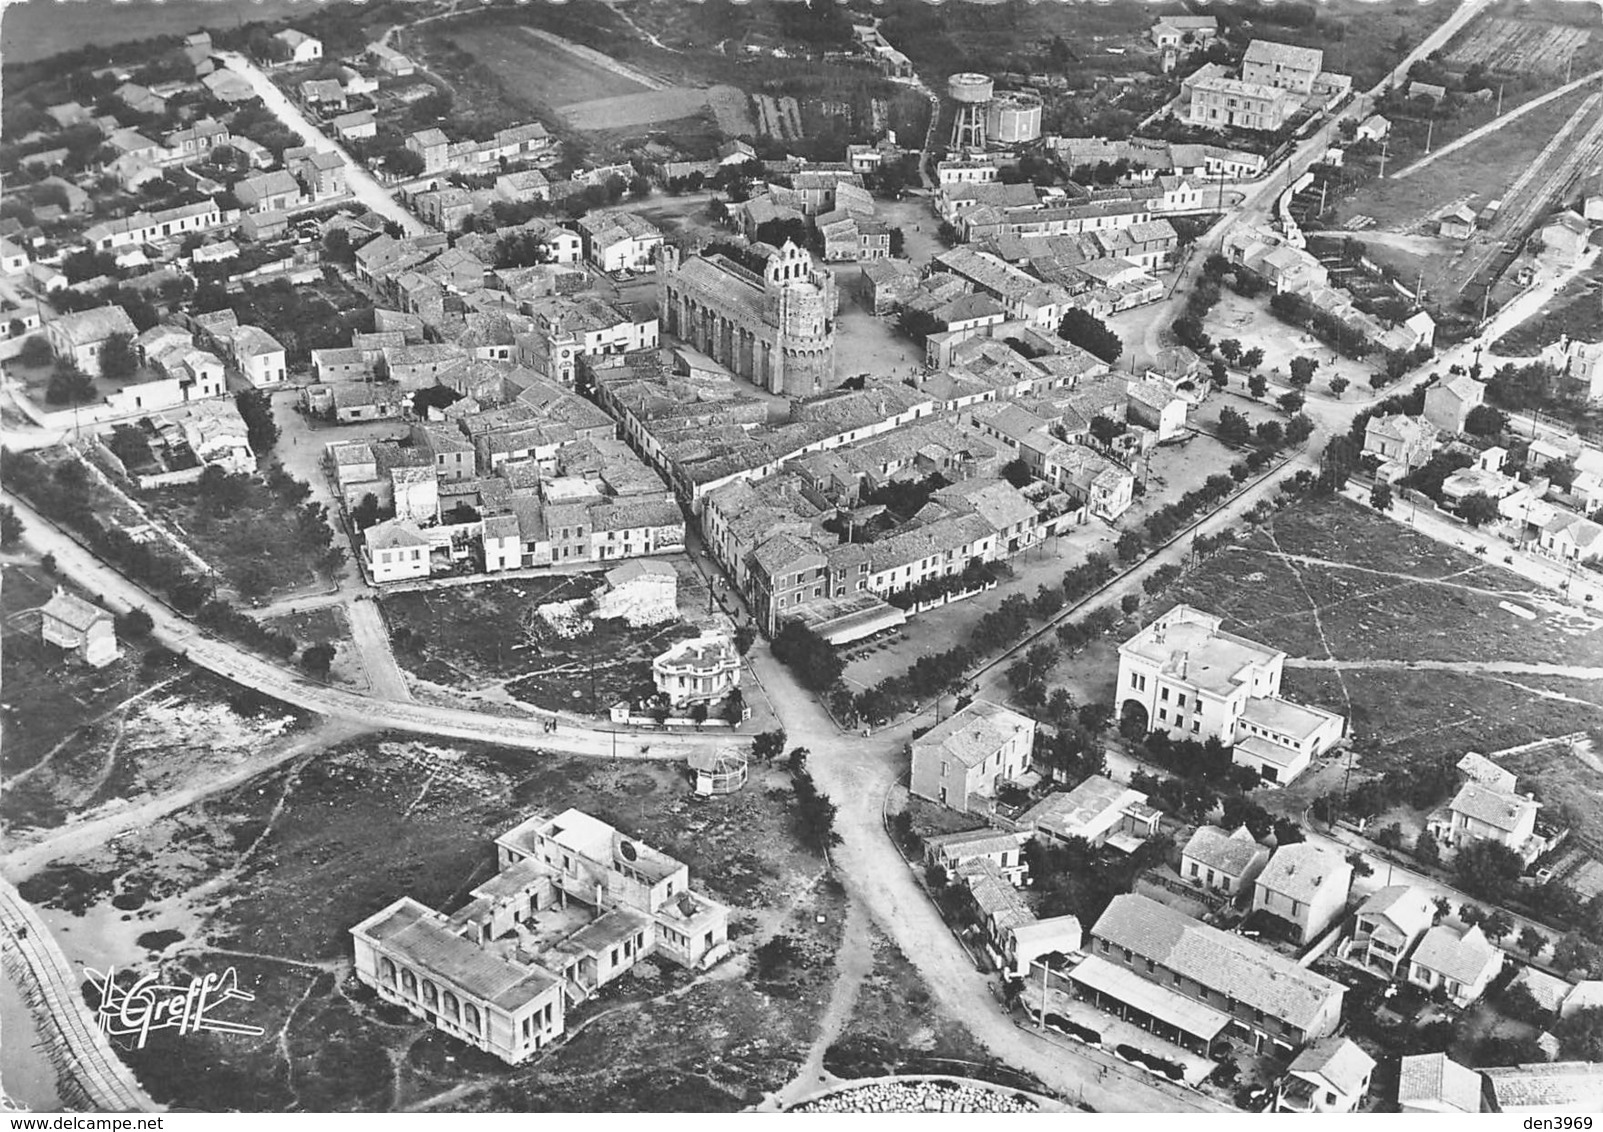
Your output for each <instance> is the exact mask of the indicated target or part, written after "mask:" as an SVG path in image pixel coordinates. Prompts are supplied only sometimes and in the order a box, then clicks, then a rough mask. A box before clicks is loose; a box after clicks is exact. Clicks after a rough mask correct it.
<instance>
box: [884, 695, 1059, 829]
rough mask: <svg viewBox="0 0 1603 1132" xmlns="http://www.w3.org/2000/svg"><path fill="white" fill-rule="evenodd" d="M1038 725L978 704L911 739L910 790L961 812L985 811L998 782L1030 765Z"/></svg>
mask: <svg viewBox="0 0 1603 1132" xmlns="http://www.w3.org/2000/svg"><path fill="white" fill-rule="evenodd" d="M1035 727H1036V725H1035V720H1033V719H1030V718H1029V717H1028V716H1024V715H1020V714H1019V713H1018V712H1016V711H1011V710H1009V709H1008V708H1005V707H1002V706H1001V705H1000V704H993V703H991V702H989V701H987V700H975V701H974V702H973V703H971V704H969V705H968V706H966V707H965V708H963V709H962V710H961V711H958V712H954V713H953V714H952V715H951V716H950V717H948V718H947V719H945V720H943V721H942V722H941V723H938V724H936V725H935V726H934V727H932V728H930V729H929V730H928V731H926V732H925V733H924V734H923V735H921V736H920V737H919V738H917V739H914V740H913V742H912V744H911V750H912V775H911V783H910V787H909V788H910V789H911V791H912V792H913V793H914V794H916V795H918V796H919V797H920V798H927V799H929V800H930V801H932V802H939V803H940V804H941V805H943V806H947V807H950V808H951V809H954V810H957V811H959V812H971V811H973V812H978V811H983V810H984V809H985V808H986V806H987V804H988V803H989V802H990V801H991V800H992V799H994V798H995V797H996V787H997V785H998V783H1001V782H1006V781H1008V780H1010V779H1016V778H1018V777H1019V776H1020V775H1022V774H1023V773H1024V771H1025V770H1026V769H1027V768H1028V767H1029V765H1030V754H1031V752H1032V751H1033V750H1034V747H1035Z"/></svg>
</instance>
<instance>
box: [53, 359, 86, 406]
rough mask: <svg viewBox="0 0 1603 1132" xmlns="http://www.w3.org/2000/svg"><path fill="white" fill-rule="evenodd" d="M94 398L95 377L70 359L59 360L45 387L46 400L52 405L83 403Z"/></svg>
mask: <svg viewBox="0 0 1603 1132" xmlns="http://www.w3.org/2000/svg"><path fill="white" fill-rule="evenodd" d="M94 399H95V381H94V378H92V377H90V376H89V375H88V374H86V373H84V372H83V370H81V369H79V368H78V367H77V366H75V365H73V364H72V363H71V362H69V361H66V360H62V361H58V362H57V363H56V368H55V369H54V370H53V371H52V372H51V374H50V384H49V385H48V386H46V387H45V400H46V401H48V402H49V403H50V404H52V405H82V404H83V403H85V402H86V401H93V400H94Z"/></svg>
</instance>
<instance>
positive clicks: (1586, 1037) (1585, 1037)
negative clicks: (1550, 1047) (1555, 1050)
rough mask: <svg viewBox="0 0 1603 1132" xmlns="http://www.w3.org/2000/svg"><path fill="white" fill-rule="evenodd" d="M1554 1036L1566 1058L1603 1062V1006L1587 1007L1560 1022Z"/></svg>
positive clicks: (1554, 1030) (1554, 1029)
mask: <svg viewBox="0 0 1603 1132" xmlns="http://www.w3.org/2000/svg"><path fill="white" fill-rule="evenodd" d="M1553 1036H1554V1037H1555V1038H1557V1039H1558V1043H1559V1048H1560V1049H1561V1050H1562V1051H1563V1053H1564V1056H1565V1058H1567V1059H1569V1060H1573V1061H1592V1062H1597V1061H1603V1006H1587V1007H1583V1008H1582V1009H1580V1010H1577V1011H1575V1012H1574V1013H1572V1014H1571V1015H1570V1016H1569V1017H1568V1018H1564V1019H1562V1020H1560V1022H1559V1024H1558V1025H1557V1026H1554V1027H1553Z"/></svg>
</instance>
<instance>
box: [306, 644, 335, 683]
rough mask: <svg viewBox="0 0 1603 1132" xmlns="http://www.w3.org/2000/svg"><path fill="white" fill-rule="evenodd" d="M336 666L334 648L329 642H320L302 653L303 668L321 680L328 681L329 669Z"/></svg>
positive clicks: (307, 647)
mask: <svg viewBox="0 0 1603 1132" xmlns="http://www.w3.org/2000/svg"><path fill="white" fill-rule="evenodd" d="M333 665H334V646H333V645H332V644H330V643H329V642H328V641H319V642H318V643H317V644H315V645H307V646H306V648H305V649H304V650H303V651H302V652H301V667H302V668H304V669H306V671H308V672H310V673H311V674H312V675H313V676H316V677H317V678H318V679H320V680H326V679H328V672H329V669H330V668H332V667H333Z"/></svg>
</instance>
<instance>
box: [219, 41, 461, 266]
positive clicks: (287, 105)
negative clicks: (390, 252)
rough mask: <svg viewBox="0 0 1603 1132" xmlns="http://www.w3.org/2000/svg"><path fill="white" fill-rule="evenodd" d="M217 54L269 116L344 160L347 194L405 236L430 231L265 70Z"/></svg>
mask: <svg viewBox="0 0 1603 1132" xmlns="http://www.w3.org/2000/svg"><path fill="white" fill-rule="evenodd" d="M218 56H219V57H220V58H221V59H222V60H223V64H224V65H225V66H226V67H227V68H228V69H229V70H230V71H233V72H235V73H236V74H238V75H240V76H241V77H242V78H243V79H244V80H245V81H246V82H248V83H250V85H251V89H252V90H254V91H255V92H256V94H257V96H258V97H260V98H261V100H262V102H263V103H264V104H265V105H266V106H267V108H268V109H269V110H271V111H272V112H273V115H274V116H275V117H276V118H277V119H278V120H279V121H280V122H282V123H284V125H286V126H288V127H289V128H290V129H292V130H294V131H295V132H296V133H298V134H300V135H301V136H302V137H303V138H305V139H306V144H307V145H309V146H311V147H312V148H313V149H315V150H317V151H318V152H319V153H337V154H339V155H340V159H341V160H342V161H344V162H345V181H346V184H348V185H349V186H350V189H351V195H353V196H354V197H356V199H357V200H359V201H361V202H362V203H363V204H365V205H366V206H367V207H368V208H371V209H372V210H373V211H374V212H376V213H378V214H379V215H380V216H382V217H384V218H385V219H386V220H393V221H395V222H396V223H397V224H399V225H400V226H401V227H402V229H404V230H405V232H406V234H407V235H409V236H420V235H422V234H423V233H425V232H428V231H430V229H429V227H428V225H426V224H424V223H423V221H421V220H419V219H418V218H417V217H415V216H413V215H412V214H411V213H410V212H408V211H407V210H406V209H404V208H402V207H401V205H400V204H399V203H398V202H397V201H396V200H395V198H394V197H393V196H391V195H390V191H389V190H388V189H386V188H385V187H384V186H383V185H380V184H379V183H378V182H377V181H375V180H374V179H373V175H372V174H371V173H369V172H368V171H367V168H366V167H365V166H363V164H362V163H361V162H360V161H357V160H356V158H354V157H352V156H351V155H350V153H348V152H347V151H346V150H345V147H343V146H341V145H339V144H337V143H336V142H335V141H334V140H333V139H332V138H330V137H329V136H328V135H327V134H325V133H323V131H322V130H321V129H319V128H318V127H317V126H314V125H313V124H312V123H311V121H310V120H309V119H308V118H307V117H306V115H305V114H302V113H301V109H300V107H298V106H296V105H295V103H293V102H291V101H290V98H289V96H288V95H286V94H285V93H284V92H283V91H281V90H279V89H278V87H277V86H275V85H274V84H273V80H272V79H270V78H268V77H267V73H266V72H265V71H263V70H262V69H261V68H260V67H258V66H257V65H256V64H255V63H252V62H251V61H250V60H249V59H247V58H245V57H244V56H243V55H240V54H238V53H236V52H233V51H221V52H218Z"/></svg>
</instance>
